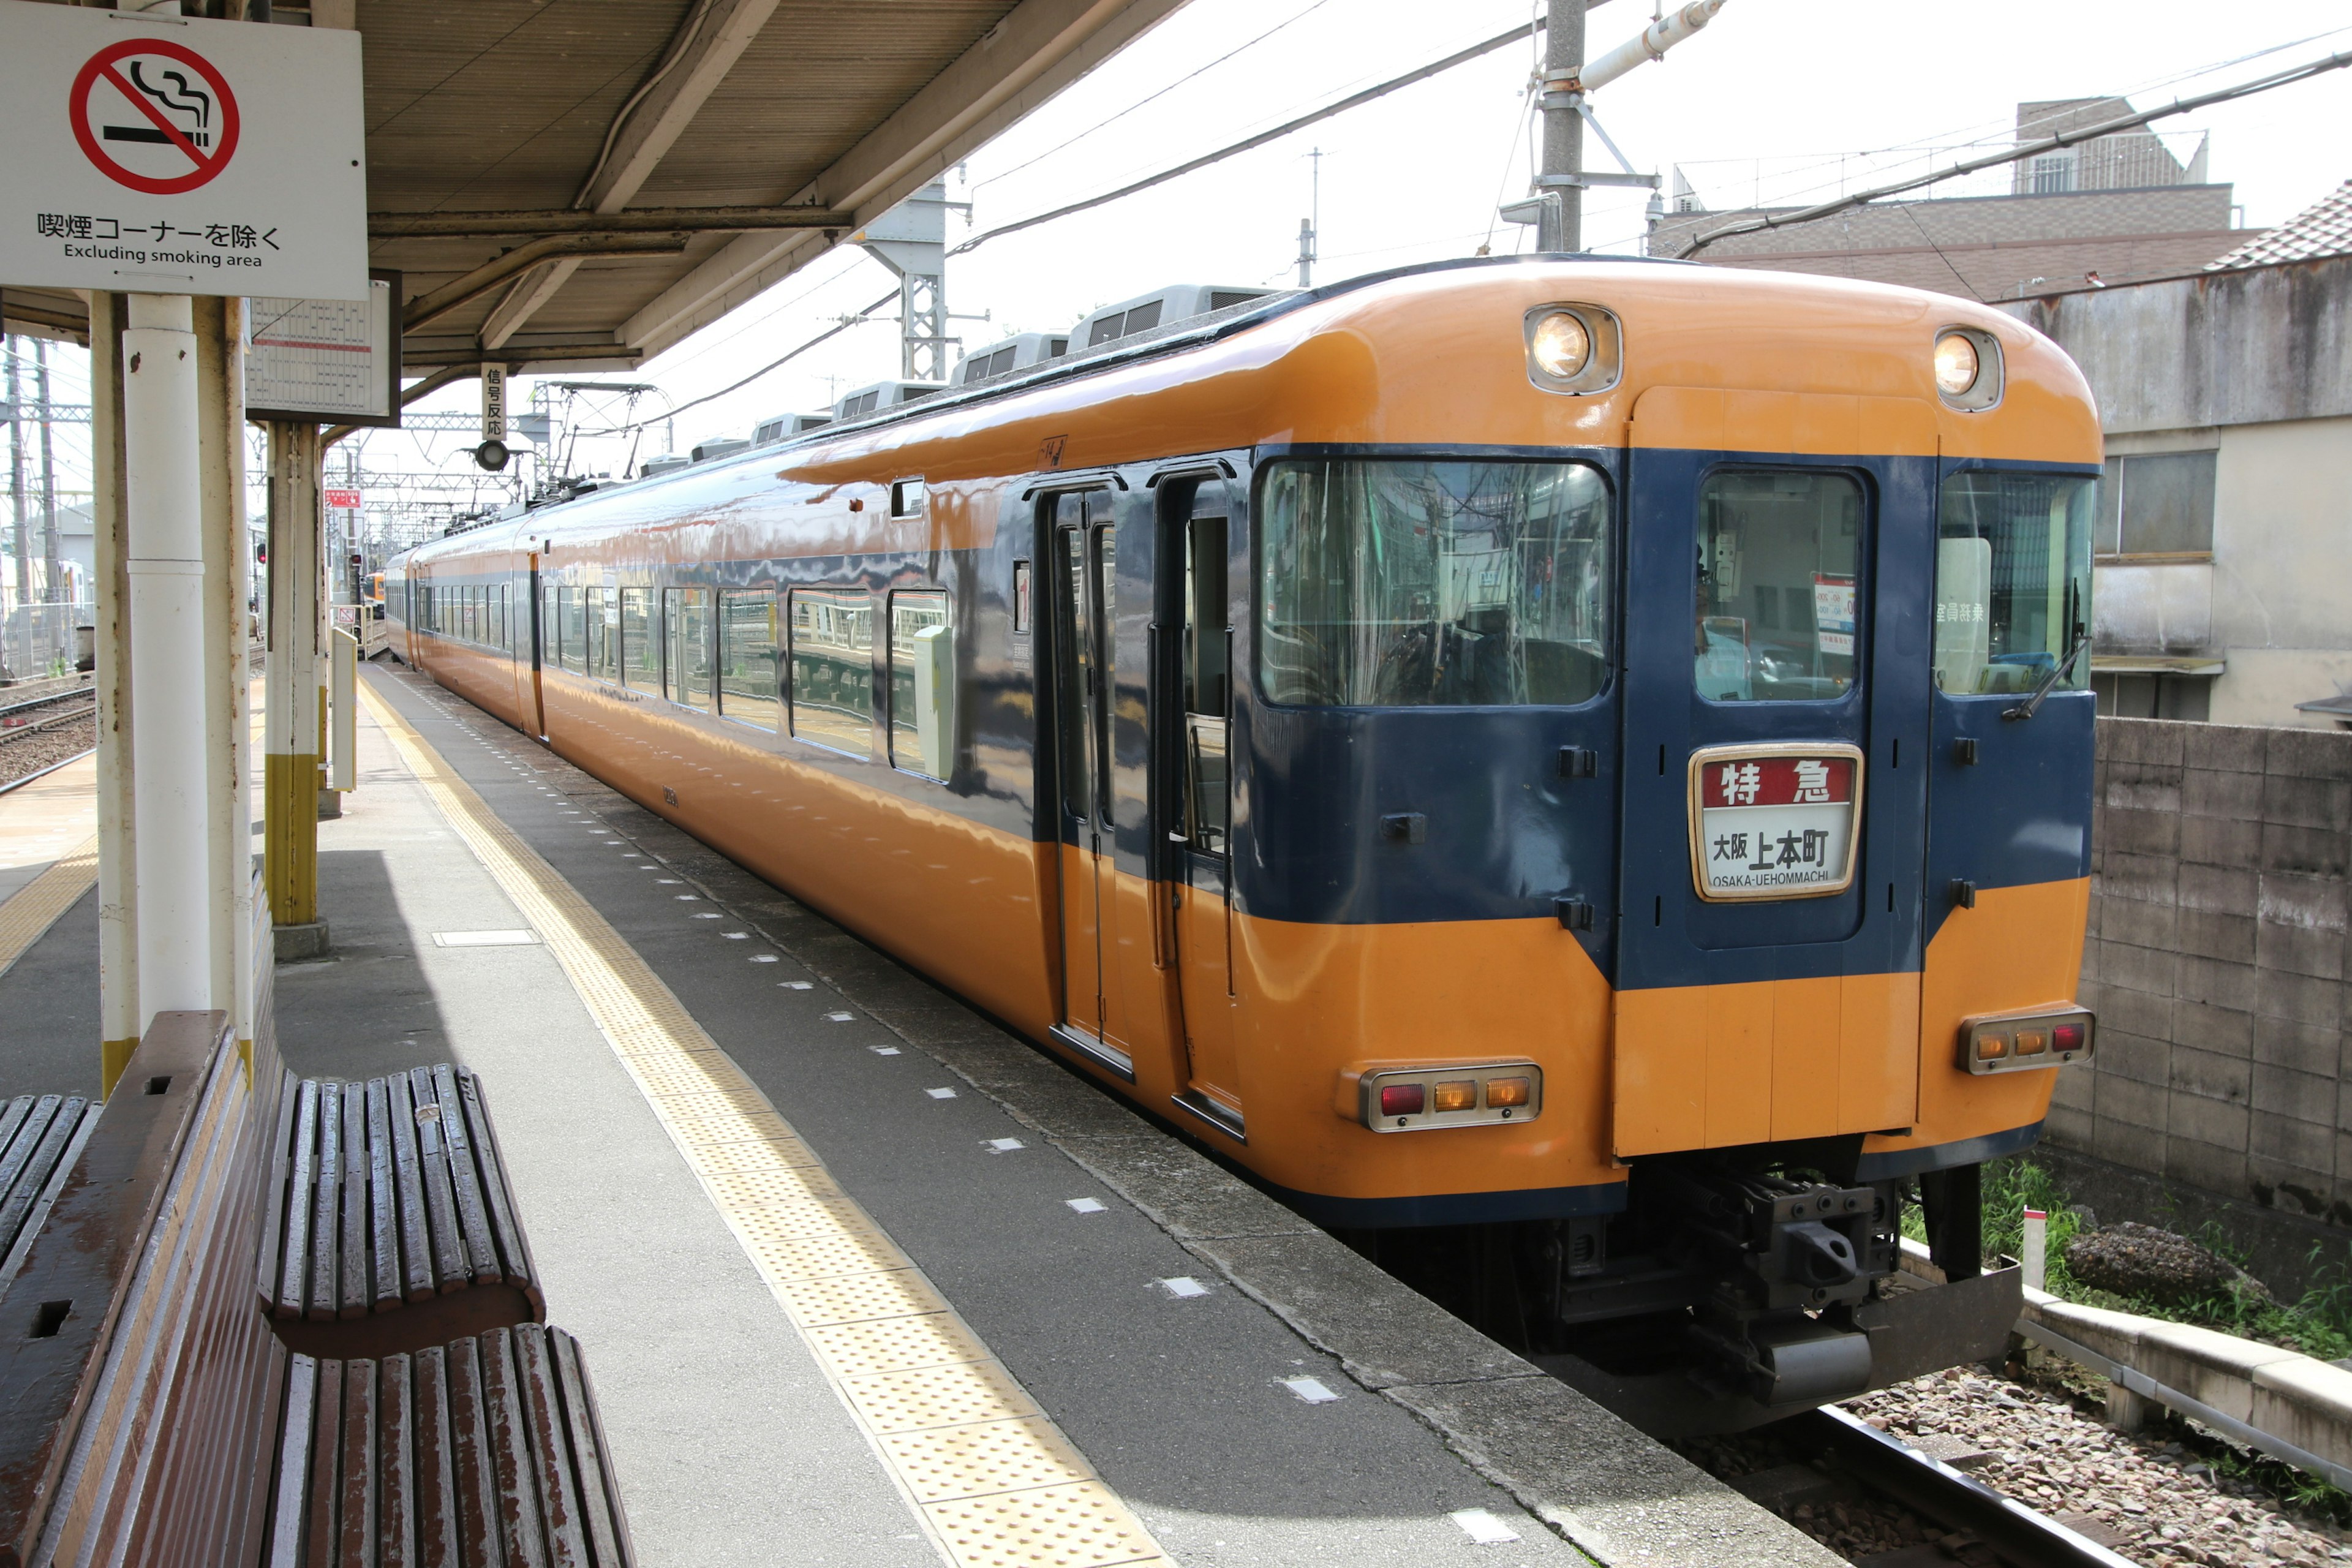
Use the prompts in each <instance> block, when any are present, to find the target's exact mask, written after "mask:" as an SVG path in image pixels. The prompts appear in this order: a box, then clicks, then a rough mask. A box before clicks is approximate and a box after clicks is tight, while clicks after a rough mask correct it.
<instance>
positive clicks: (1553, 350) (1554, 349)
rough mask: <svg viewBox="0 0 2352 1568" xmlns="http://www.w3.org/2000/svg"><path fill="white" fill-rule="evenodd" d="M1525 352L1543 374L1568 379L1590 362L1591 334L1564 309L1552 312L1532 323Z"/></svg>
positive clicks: (1563, 379)
mask: <svg viewBox="0 0 2352 1568" xmlns="http://www.w3.org/2000/svg"><path fill="white" fill-rule="evenodd" d="M1528 350H1529V352H1530V353H1533V354H1534V355H1535V356H1536V364H1537V365H1538V367H1539V368H1540V369H1541V370H1542V371H1543V373H1544V374H1546V375H1551V376H1558V377H1559V379H1560V380H1562V381H1568V380H1571V379H1573V378H1574V377H1575V375H1576V373H1577V372H1579V371H1580V370H1582V369H1583V368H1584V367H1585V366H1586V365H1587V364H1589V363H1591V360H1592V334H1591V332H1589V331H1585V328H1584V323H1583V322H1582V321H1578V320H1577V319H1576V318H1575V317H1574V316H1573V315H1571V314H1570V313H1569V312H1568V311H1566V310H1554V311H1552V312H1551V313H1550V314H1549V315H1547V316H1545V317H1543V318H1542V319H1541V320H1539V321H1537V322H1536V330H1535V336H1534V337H1533V338H1532V339H1531V340H1530V341H1529V342H1528Z"/></svg>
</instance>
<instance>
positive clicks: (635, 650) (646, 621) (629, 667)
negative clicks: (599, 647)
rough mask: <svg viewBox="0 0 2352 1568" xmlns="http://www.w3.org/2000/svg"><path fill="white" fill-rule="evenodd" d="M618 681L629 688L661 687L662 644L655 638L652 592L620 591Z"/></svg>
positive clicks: (651, 688)
mask: <svg viewBox="0 0 2352 1568" xmlns="http://www.w3.org/2000/svg"><path fill="white" fill-rule="evenodd" d="M619 597H620V601H621V604H620V616H621V624H620V633H621V684H622V685H624V686H625V687H627V688H628V689H630V690H632V691H659V690H660V689H661V645H660V644H659V643H657V642H656V641H655V639H654V613H653V597H654V591H653V590H652V589H651V588H624V589H622V590H621V592H620V595H619Z"/></svg>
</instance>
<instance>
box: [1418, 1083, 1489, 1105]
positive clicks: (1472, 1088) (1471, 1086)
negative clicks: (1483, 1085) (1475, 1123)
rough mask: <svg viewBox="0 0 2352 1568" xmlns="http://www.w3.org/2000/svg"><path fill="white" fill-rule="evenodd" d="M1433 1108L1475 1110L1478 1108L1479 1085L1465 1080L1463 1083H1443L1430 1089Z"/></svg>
mask: <svg viewBox="0 0 2352 1568" xmlns="http://www.w3.org/2000/svg"><path fill="white" fill-rule="evenodd" d="M1429 1100H1430V1109H1431V1110H1477V1109H1478V1086H1477V1085H1476V1084H1475V1083H1473V1082H1470V1081H1467V1080H1465V1081H1464V1082H1461V1083H1441V1084H1439V1085H1437V1086H1436V1087H1435V1088H1433V1089H1431V1090H1430V1091H1429Z"/></svg>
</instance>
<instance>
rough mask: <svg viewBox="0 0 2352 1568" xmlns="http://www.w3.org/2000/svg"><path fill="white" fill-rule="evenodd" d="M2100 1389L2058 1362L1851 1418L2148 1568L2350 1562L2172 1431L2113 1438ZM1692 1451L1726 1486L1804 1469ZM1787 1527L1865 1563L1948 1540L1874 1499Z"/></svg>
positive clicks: (1894, 1396)
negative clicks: (1775, 1471)
mask: <svg viewBox="0 0 2352 1568" xmlns="http://www.w3.org/2000/svg"><path fill="white" fill-rule="evenodd" d="M2076 1384H2079V1386H2075V1385H2076ZM2091 1387H2092V1384H2091V1380H2089V1379H2088V1378H2086V1377H2076V1378H2072V1379H2069V1378H2068V1377H2066V1376H2065V1375H2064V1373H2063V1370H2062V1369H2060V1368H2058V1367H2057V1366H2055V1365H2053V1367H2051V1368H2049V1369H2046V1370H2044V1371H2042V1372H2028V1373H2024V1374H2023V1375H2022V1376H2021V1377H2016V1378H2012V1377H2006V1376H2004V1377H1995V1376H1991V1375H1990V1374H1988V1373H1984V1372H1983V1371H1982V1370H1981V1369H1979V1368H1976V1367H1966V1368H1956V1369H1954V1370H1953V1371H1951V1372H1948V1373H1941V1374H1939V1375H1937V1376H1934V1377H1923V1378H1919V1379H1917V1380H1916V1381H1914V1382H1911V1383H1906V1384H1897V1385H1896V1386H1895V1387H1893V1388H1887V1389H1882V1390H1880V1391H1879V1392H1877V1393H1875V1394H1866V1395H1864V1397H1862V1398H1860V1399H1855V1400H1851V1401H1848V1402H1847V1404H1846V1405H1845V1408H1846V1409H1848V1410H1850V1411H1852V1412H1853V1414H1854V1415H1858V1416H1860V1417H1862V1418H1863V1419H1864V1420H1866V1421H1867V1422H1869V1423H1870V1425H1872V1426H1876V1427H1878V1428H1879V1429H1880V1430H1882V1431H1885V1432H1888V1433H1891V1434H1892V1435H1893V1436H1896V1437H1898V1438H1901V1439H1902V1440H1903V1441H1905V1442H1906V1443H1909V1444H1911V1445H1912V1446H1913V1447H1921V1448H1925V1449H1927V1450H1928V1451H1929V1452H1931V1453H1934V1454H1935V1455H1936V1456H1937V1458H1943V1459H1945V1460H1946V1461H1947V1462H1948V1463H1953V1464H1958V1466H1959V1467H1960V1468H1963V1469H1965V1470H1967V1471H1968V1472H1969V1474H1971V1475H1973V1476H1975V1477H1976V1478H1977V1479H1979V1480H1981V1481H1983V1482H1984V1483H1985V1484H1986V1485H1988V1486H1990V1487H1991V1488H1993V1489H1995V1490H1997V1491H1999V1492H2000V1493H2002V1494H2003V1495H2004V1496H2007V1497H2009V1498H2011V1499H2013V1500H2016V1501H2018V1502H2020V1503H2022V1504H2024V1505H2025V1506H2026V1507H2028V1508H2031V1509H2034V1510H2038V1511H2040V1512H2042V1513H2044V1514H2047V1515H2049V1516H2051V1517H2052V1518H2053V1519H2055V1520H2057V1521H2058V1522H2060V1523H2062V1524H2064V1525H2067V1526H2069V1527H2071V1528H2073V1529H2074V1530H2075V1531H2079V1532H2081V1533H2083V1534H2085V1535H2088V1536H2090V1537H2091V1538H2092V1539H2093V1540H2095V1541H2098V1542H2102V1543H2103V1544H2105V1545H2106V1546H2107V1547H2108V1548H2109V1549H2110V1550H2111V1551H2114V1552H2117V1553H2118V1554H2120V1555H2122V1556H2124V1557H2126V1558H2128V1559H2130V1560H2131V1561H2132V1562H2134V1563H2143V1564H2146V1565H2147V1568H2176V1565H2181V1564H2190V1563H2194V1564H2198V1565H2200V1568H2277V1565H2278V1564H2281V1563H2352V1532H2347V1531H2345V1530H2343V1529H2342V1528H2340V1527H2338V1526H2336V1525H2334V1524H2332V1523H2330V1522H2329V1521H2327V1520H2326V1519H2325V1518H2323V1517H2321V1516H2319V1515H2317V1514H2315V1513H2312V1512H2309V1511H2306V1510H2299V1509H2294V1508H2290V1507H2288V1506H2286V1505H2284V1504H2283V1503H2281V1502H2279V1501H2278V1500H2276V1499H2275V1498H2273V1497H2272V1496H2271V1495H2270V1494H2268V1493H2267V1492H2265V1491H2263V1489H2261V1488H2259V1487H2257V1486H2255V1485H2253V1484H2252V1483H2251V1482H2247V1481H2242V1480H2234V1479H2227V1478H2225V1477H2222V1476H2219V1475H2217V1474H2216V1473H2215V1471H2214V1468H2213V1467H2212V1466H2211V1465H2210V1463H2207V1462H2206V1461H2205V1460H2204V1459H2203V1458H2200V1455H2199V1454H2198V1453H2197V1452H2195V1451H2193V1450H2192V1447H2191V1446H2189V1445H2184V1444H2183V1443H2181V1442H2179V1441H2177V1440H2175V1439H2174V1438H2173V1437H2172V1436H2170V1434H2168V1432H2167V1431H2165V1430H2164V1429H2163V1428H2160V1427H2152V1428H2151V1429H2150V1430H2148V1431H2147V1432H2144V1433H2140V1434H2137V1435H2133V1436H2126V1435H2125V1434H2123V1433H2120V1432H2116V1431H2115V1430H2113V1429H2112V1428H2110V1427H2108V1426H2105V1425H2104V1424H2103V1423H2102V1421H2101V1420H2100V1412H2099V1409H2098V1407H2097V1406H2096V1405H2095V1404H2093V1403H2092V1397H2091V1394H2090V1390H2091ZM1682 1447H1683V1448H1684V1449H1685V1452H1686V1453H1688V1454H1689V1455H1690V1457H1691V1458H1693V1459H1694V1460H1696V1462H1697V1463H1699V1464H1701V1465H1704V1466H1706V1468H1708V1469H1710V1470H1713V1471H1714V1472H1715V1473H1716V1474H1717V1475H1718V1476H1721V1477H1723V1478H1724V1479H1734V1478H1736V1477H1738V1476H1744V1475H1750V1474H1754V1473H1756V1472H1759V1471H1763V1470H1767V1469H1770V1468H1774V1467H1776V1466H1780V1465H1784V1464H1787V1463H1789V1462H1790V1459H1791V1458H1794V1456H1793V1455H1791V1454H1790V1453H1788V1452H1787V1451H1786V1449H1785V1447H1784V1446H1782V1445H1781V1444H1780V1442H1779V1441H1778V1440H1777V1439H1776V1438H1775V1437H1774V1436H1772V1432H1771V1429H1770V1428H1769V1427H1767V1428H1764V1429H1762V1430H1761V1431H1759V1432H1754V1433H1746V1434H1741V1435H1739V1436H1731V1437H1713V1438H1698V1439H1695V1440H1693V1441H1691V1442H1689V1443H1686V1444H1684V1445H1682ZM2195 1447H2205V1445H2204V1444H2202V1443H2198V1444H2196V1445H2195ZM1789 1517H1790V1522H1791V1523H1793V1524H1795V1525H1796V1526H1797V1527H1798V1528H1799V1529H1801V1530H1802V1531H1805V1532H1806V1533H1807V1534H1809V1535H1811V1536H1812V1537H1813V1538H1814V1539H1815V1540H1817V1541H1820V1542H1822V1544H1823V1545H1825V1546H1828V1547H1829V1548H1830V1549H1831V1550H1832V1551H1834V1552H1838V1553H1840V1554H1841V1555H1843V1556H1844V1557H1846V1558H1847V1559H1848V1560H1849V1561H1852V1562H1854V1563H1869V1562H1871V1560H1872V1559H1873V1558H1874V1557H1877V1556H1879V1555H1881V1554H1883V1553H1889V1552H1898V1551H1901V1550H1903V1549H1905V1548H1916V1546H1918V1545H1919V1544H1920V1543H1923V1542H1939V1541H1943V1540H1945V1539H1946V1536H1947V1531H1945V1529H1944V1527H1943V1526H1941V1525H1938V1524H1937V1523H1935V1522H1934V1521H1929V1520H1926V1519H1923V1518H1920V1517H1919V1516H1917V1515H1916V1514H1914V1513H1912V1512H1911V1511H1910V1510H1906V1509H1905V1508H1903V1507H1901V1506H1900V1505H1898V1504H1896V1503H1894V1502H1891V1501H1889V1500H1886V1499H1884V1498H1880V1497H1875V1496H1854V1495H1852V1494H1850V1493H1849V1494H1848V1495H1845V1496H1842V1497H1840V1498H1837V1499H1834V1500H1815V1501H1811V1502H1800V1503H1799V1504H1797V1506H1796V1507H1794V1508H1793V1509H1791V1510H1790V1513H1789ZM1961 1544H1962V1543H1961V1542H1953V1543H1952V1544H1951V1545H1950V1546H1948V1547H1946V1549H1945V1552H1944V1553H1943V1554H1944V1555H1947V1556H1950V1557H1956V1558H1958V1559H1959V1560H1960V1561H1961V1562H1964V1563H1966V1562H1974V1561H1977V1560H1978V1553H1979V1552H1981V1550H1982V1549H1981V1548H1975V1549H1971V1550H1968V1551H1962V1550H1958V1549H1957V1548H1958V1547H1959V1546H1960V1545H1961ZM1905 1561H1906V1563H1907V1561H1908V1560H1907V1559H1906V1560H1905Z"/></svg>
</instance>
